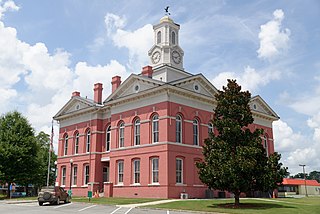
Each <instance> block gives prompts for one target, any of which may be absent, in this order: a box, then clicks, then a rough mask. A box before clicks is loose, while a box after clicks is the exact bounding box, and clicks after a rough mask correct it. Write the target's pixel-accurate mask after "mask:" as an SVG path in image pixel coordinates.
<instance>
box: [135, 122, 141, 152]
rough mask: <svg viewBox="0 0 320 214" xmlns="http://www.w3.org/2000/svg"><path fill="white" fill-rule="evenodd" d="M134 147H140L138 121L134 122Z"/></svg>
mask: <svg viewBox="0 0 320 214" xmlns="http://www.w3.org/2000/svg"><path fill="white" fill-rule="evenodd" d="M134 145H135V146H136V145H140V119H139V118H138V119H136V120H135V121H134Z"/></svg>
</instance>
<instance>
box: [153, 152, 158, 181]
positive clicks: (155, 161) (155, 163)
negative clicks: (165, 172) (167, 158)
mask: <svg viewBox="0 0 320 214" xmlns="http://www.w3.org/2000/svg"><path fill="white" fill-rule="evenodd" d="M151 169H152V179H151V180H152V183H159V158H152V160H151Z"/></svg>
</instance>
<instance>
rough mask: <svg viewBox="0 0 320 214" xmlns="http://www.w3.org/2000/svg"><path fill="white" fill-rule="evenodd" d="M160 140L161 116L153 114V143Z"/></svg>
mask: <svg viewBox="0 0 320 214" xmlns="http://www.w3.org/2000/svg"><path fill="white" fill-rule="evenodd" d="M158 142H159V116H158V115H157V114H156V115H153V117H152V143H158Z"/></svg>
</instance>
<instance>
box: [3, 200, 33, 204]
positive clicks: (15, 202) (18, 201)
mask: <svg viewBox="0 0 320 214" xmlns="http://www.w3.org/2000/svg"><path fill="white" fill-rule="evenodd" d="M3 202H4V203H5V204H21V203H34V202H38V200H12V199H10V200H3Z"/></svg>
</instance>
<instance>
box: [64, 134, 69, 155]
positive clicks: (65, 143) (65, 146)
mask: <svg viewBox="0 0 320 214" xmlns="http://www.w3.org/2000/svg"><path fill="white" fill-rule="evenodd" d="M68 141H69V137H68V135H66V136H65V137H64V149H63V155H67V154H68Z"/></svg>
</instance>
